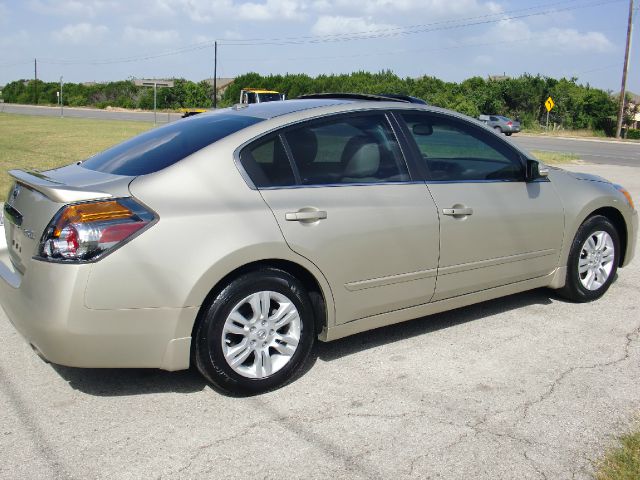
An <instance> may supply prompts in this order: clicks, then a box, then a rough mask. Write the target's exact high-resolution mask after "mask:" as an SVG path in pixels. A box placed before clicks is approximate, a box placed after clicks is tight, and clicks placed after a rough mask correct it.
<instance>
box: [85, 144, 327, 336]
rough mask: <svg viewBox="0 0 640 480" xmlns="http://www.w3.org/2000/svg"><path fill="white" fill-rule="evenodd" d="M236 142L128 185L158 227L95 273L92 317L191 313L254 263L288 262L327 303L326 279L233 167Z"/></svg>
mask: <svg viewBox="0 0 640 480" xmlns="http://www.w3.org/2000/svg"><path fill="white" fill-rule="evenodd" d="M237 145H238V143H237V141H232V140H229V141H224V140H223V141H220V142H218V143H216V144H215V145H213V146H211V147H207V148H205V149H203V150H201V151H199V152H198V153H196V154H194V155H192V156H191V157H189V158H187V159H185V160H183V161H182V162H179V163H178V164H176V165H173V166H172V167H169V168H166V169H164V170H162V171H159V172H156V173H154V174H152V175H147V176H141V177H138V178H136V179H135V180H133V181H132V182H131V185H130V190H131V193H132V194H133V196H134V197H136V198H137V199H139V200H140V201H142V202H143V203H145V204H146V205H147V206H149V207H150V208H152V209H153V210H154V211H155V212H156V213H157V214H158V216H159V221H158V223H156V224H155V225H153V226H152V227H151V228H149V229H148V230H147V231H145V232H143V233H142V234H141V235H140V236H138V237H137V238H135V239H134V240H133V241H131V242H130V243H129V244H127V245H125V246H123V247H122V248H120V249H119V250H117V251H116V252H114V253H113V254H111V255H109V256H107V257H105V258H104V259H102V260H101V261H99V262H96V263H95V264H94V265H93V268H92V270H91V274H90V277H89V281H88V285H87V290H86V294H85V303H86V306H87V307H88V308H92V309H130V308H138V309H140V308H163V307H164V308H169V307H173V308H175V307H188V306H189V307H191V306H199V305H201V304H202V303H203V301H204V300H205V298H206V297H207V295H208V294H209V292H210V291H211V289H212V288H213V287H214V286H215V285H216V283H217V282H219V281H220V279H222V278H223V277H224V276H226V275H227V274H228V273H230V272H232V271H233V270H235V269H236V268H238V267H241V266H243V265H246V264H247V263H251V262H253V261H259V260H266V259H279V260H289V261H292V262H295V263H297V264H299V265H301V266H303V267H305V268H306V269H307V270H309V271H310V272H311V273H312V274H313V275H314V276H315V277H316V279H317V280H318V283H319V284H320V286H321V288H322V290H323V294H324V297H325V300H326V301H327V315H328V319H327V320H328V321H329V322H330V323H329V325H331V322H332V321H333V318H334V315H333V299H332V296H331V291H330V289H329V285H328V284H327V283H326V280H325V279H324V277H323V276H322V273H321V272H320V271H319V270H318V269H317V268H316V267H315V266H314V265H313V264H311V263H310V262H309V261H307V260H306V259H304V258H303V257H301V256H299V255H297V254H295V253H294V252H292V251H291V250H290V249H289V248H288V247H287V245H286V243H285V242H284V239H283V237H282V233H281V232H280V229H279V228H278V225H277V222H276V221H275V218H274V217H273V214H272V213H271V210H270V209H269V208H268V207H267V205H266V204H265V202H264V200H263V199H262V196H261V195H260V193H259V192H258V191H257V190H252V189H250V188H249V187H248V186H247V184H246V183H245V181H244V180H243V179H242V177H241V175H240V173H239V172H238V169H237V167H236V166H235V164H234V161H233V151H234V149H235V148H236V147H237Z"/></svg>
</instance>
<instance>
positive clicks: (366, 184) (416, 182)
mask: <svg viewBox="0 0 640 480" xmlns="http://www.w3.org/2000/svg"><path fill="white" fill-rule="evenodd" d="M383 185H424V181H423V180H411V181H409V182H360V183H320V184H313V185H287V186H279V187H261V188H258V189H257V190H283V189H284V190H292V189H298V188H325V187H328V188H335V187H376V186H378V187H379V186H383Z"/></svg>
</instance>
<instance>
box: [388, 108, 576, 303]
mask: <svg viewBox="0 0 640 480" xmlns="http://www.w3.org/2000/svg"><path fill="white" fill-rule="evenodd" d="M400 116H401V117H402V118H403V119H404V120H405V123H406V125H407V128H408V131H409V132H410V136H411V137H412V138H413V139H414V140H415V143H416V144H417V147H418V150H419V152H420V155H421V160H422V162H424V167H426V175H427V176H428V179H429V180H428V181H427V187H428V189H429V191H430V192H431V195H432V197H433V200H434V201H435V203H436V205H437V208H438V213H439V216H440V262H439V267H438V280H437V286H436V292H435V295H434V297H433V300H434V301H435V300H441V299H444V298H450V297H454V296H457V295H463V294H465V293H471V292H476V291H480V290H485V289H488V288H492V287H497V286H501V285H506V284H509V283H514V282H518V281H522V280H527V279H531V278H535V277H540V276H543V275H547V274H549V273H551V272H552V271H553V270H554V269H555V268H556V266H557V264H558V256H559V252H560V247H561V244H562V240H563V232H564V214H563V211H562V208H561V202H560V198H559V196H558V194H557V193H556V191H555V190H554V187H553V185H552V184H551V183H550V182H549V181H546V180H545V181H536V182H525V178H524V164H523V162H522V159H521V158H520V155H519V154H518V152H517V151H516V150H515V149H513V148H512V147H511V146H510V145H508V144H507V143H506V142H504V141H503V140H501V139H500V138H498V137H497V136H496V135H495V134H494V133H492V132H487V131H485V130H484V129H482V128H480V127H478V126H475V125H472V124H471V123H470V122H466V121H464V120H461V119H457V118H453V117H449V116H446V115H439V114H427V113H406V114H402V115H400Z"/></svg>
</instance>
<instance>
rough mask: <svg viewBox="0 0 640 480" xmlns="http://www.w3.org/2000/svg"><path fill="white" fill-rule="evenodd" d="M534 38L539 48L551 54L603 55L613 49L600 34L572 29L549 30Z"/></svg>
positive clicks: (611, 44)
mask: <svg viewBox="0 0 640 480" xmlns="http://www.w3.org/2000/svg"><path fill="white" fill-rule="evenodd" d="M536 36H537V37H539V39H538V43H539V44H540V46H541V47H543V48H546V49H548V50H549V51H552V52H553V51H558V50H561V51H562V52H597V53H605V52H610V51H612V50H613V49H614V47H613V43H611V41H610V40H609V39H608V38H607V37H606V36H605V35H604V34H603V33H601V32H584V33H581V32H579V31H577V30H574V29H572V28H550V29H548V30H546V31H544V32H541V33H540V34H537V35H536Z"/></svg>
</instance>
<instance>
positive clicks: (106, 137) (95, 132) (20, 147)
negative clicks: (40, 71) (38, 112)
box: [0, 113, 153, 201]
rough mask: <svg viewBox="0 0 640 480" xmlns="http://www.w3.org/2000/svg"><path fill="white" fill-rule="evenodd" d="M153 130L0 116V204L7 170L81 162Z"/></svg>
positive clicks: (144, 124)
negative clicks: (139, 134) (130, 138)
mask: <svg viewBox="0 0 640 480" xmlns="http://www.w3.org/2000/svg"><path fill="white" fill-rule="evenodd" d="M152 127H153V125H151V124H149V123H147V122H122V121H114V120H90V119H81V118H58V117H35V116H27V115H12V114H8V113H0V170H1V174H0V201H4V199H5V198H6V196H7V193H8V190H9V188H10V186H11V183H12V182H11V179H10V177H9V176H8V175H7V173H6V172H7V171H8V170H11V169H14V168H19V169H21V170H24V169H33V170H47V169H50V168H54V167H59V166H62V165H67V164H69V163H72V162H77V161H78V160H84V159H86V158H87V157H90V156H91V155H94V154H96V153H98V152H100V151H102V150H104V149H106V148H107V147H110V146H112V145H115V144H116V143H119V142H122V141H123V140H126V139H127V138H129V137H132V136H134V135H136V134H138V133H141V132H144V131H145V130H149V129H150V128H152Z"/></svg>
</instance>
